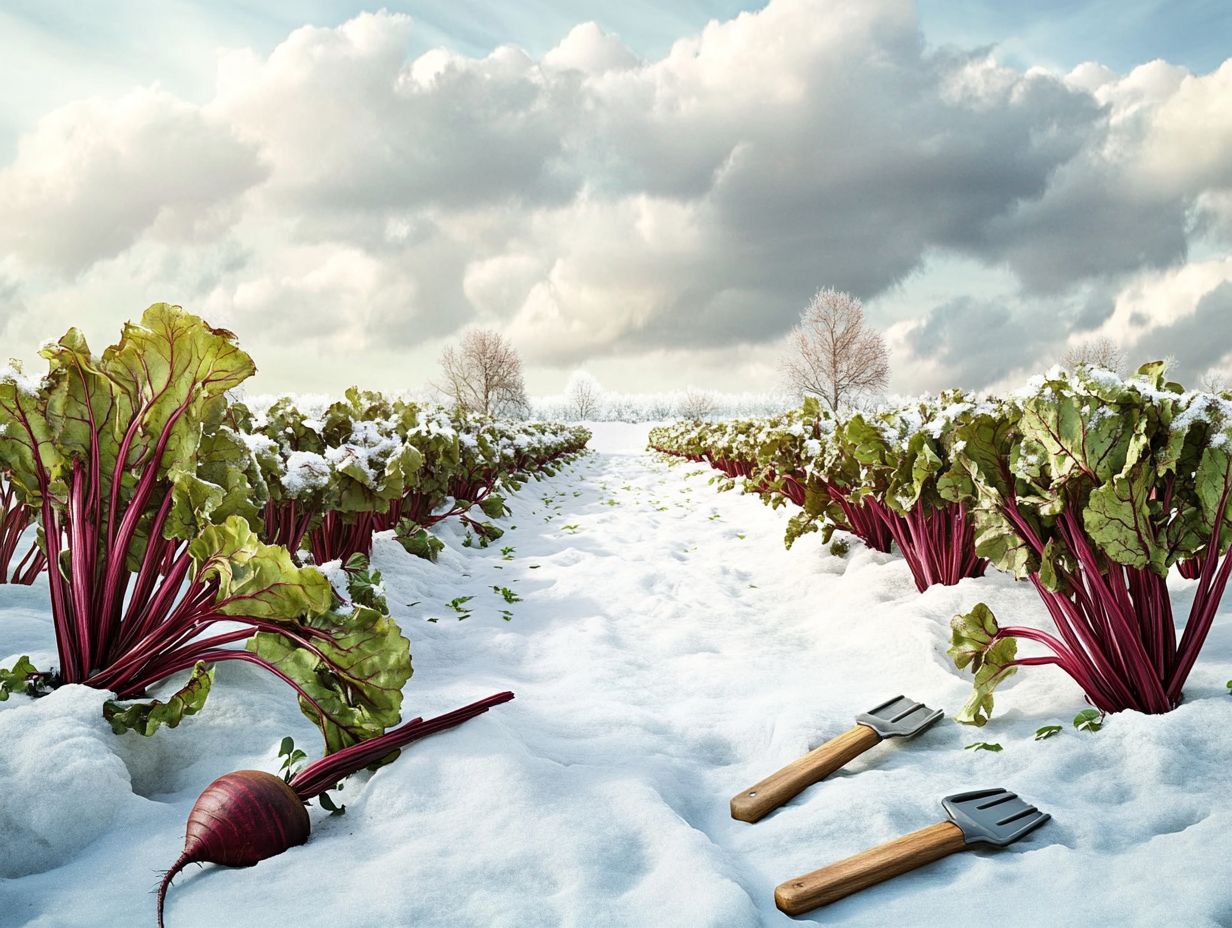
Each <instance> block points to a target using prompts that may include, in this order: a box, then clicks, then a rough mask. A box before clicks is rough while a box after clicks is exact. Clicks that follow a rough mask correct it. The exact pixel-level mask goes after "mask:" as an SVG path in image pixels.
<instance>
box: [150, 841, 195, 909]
mask: <svg viewBox="0 0 1232 928" xmlns="http://www.w3.org/2000/svg"><path fill="white" fill-rule="evenodd" d="M190 863H192V861H191V860H189V859H188V851H185V852H184V853H183V854H181V855H180V859H179V860H177V861H176V862H175V863H173V864H172V865H171V869H170V870H168V871H167V872H166V873H164V874H163V881H162V882H161V883H159V884H158V928H163V901H164V900H165V899H166V898H167V887H168V886H170V885H171V879H172V877H174V876H175V875H176V874H177V873H179V872H180V871H181V870H183V869H184V868H185V867H186V866H188V865H189V864H190Z"/></svg>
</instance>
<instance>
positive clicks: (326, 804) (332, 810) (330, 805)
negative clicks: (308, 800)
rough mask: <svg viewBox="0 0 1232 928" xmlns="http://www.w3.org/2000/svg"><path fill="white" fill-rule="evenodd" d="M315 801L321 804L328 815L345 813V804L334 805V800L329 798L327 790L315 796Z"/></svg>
mask: <svg viewBox="0 0 1232 928" xmlns="http://www.w3.org/2000/svg"><path fill="white" fill-rule="evenodd" d="M317 802H319V803H320V804H321V808H322V809H324V810H325V811H326V812H328V813H329V814H330V815H345V814H346V806H345V805H335V804H334V800H333V799H331V798H330V796H329V793H328V792H325V793H321V794H320V795H319V796H317Z"/></svg>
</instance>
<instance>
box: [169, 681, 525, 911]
mask: <svg viewBox="0 0 1232 928" xmlns="http://www.w3.org/2000/svg"><path fill="white" fill-rule="evenodd" d="M511 699H513V693H510V692H504V693H497V694H495V695H493V696H489V697H488V698H487V699H481V700H480V701H479V702H475V703H471V704H470V705H469V706H463V707H462V708H461V709H454V710H453V711H452V712H446V713H445V714H444V715H439V716H437V717H436V718H433V719H428V720H427V721H425V720H423V719H421V718H416V719H411V720H410V721H409V722H406V723H405V724H403V725H400V726H399V727H397V728H394V729H391V730H390V731H387V732H386V733H385V734H383V735H381V736H379V737H376V738H372V739H370V740H368V741H361V742H360V743H359V744H354V745H351V746H350V747H348V748H345V749H343V750H341V751H338V752H337V753H334V754H331V755H329V756H328V757H325V758H322V759H321V760H319V761H316V762H315V763H311V764H309V765H308V766H307V767H305V768H304V769H303V770H301V771H299V773H297V774H295V776H293V777H292V778H291V780H290V782H289V783H288V782H285V781H283V780H282V779H281V778H280V777H276V776H274V775H273V774H272V773H265V772H263V771H261V770H238V771H236V772H234V773H227V774H224V775H223V776H221V777H219V778H218V779H217V780H215V781H214V782H213V783H211V784H210V785H209V786H207V787H206V788H205V791H204V792H203V793H202V794H201V795H200V796H199V797H198V798H197V801H196V803H195V804H194V805H193V808H192V812H190V813H189V815H188V828H187V833H186V834H185V837H184V853H182V854H181V855H180V857H179V859H178V860H177V861H176V862H175V863H174V864H172V866H171V869H170V870H168V871H167V872H166V874H165V875H164V876H163V879H162V882H161V883H160V884H159V886H158V928H163V902H164V900H165V898H166V895H167V887H168V886H170V885H171V879H172V877H174V876H175V875H176V874H177V873H179V872H180V871H181V870H183V869H184V868H185V867H186V866H188V864H191V863H211V864H221V865H223V866H225V867H251V866H252V865H254V864H257V863H260V862H261V861H263V860H265V859H267V858H269V857H274V856H275V855H277V854H281V853H282V852H283V851H285V850H287V849H288V848H292V847H295V846H296V845H299V844H303V843H304V842H305V841H307V840H308V832H309V830H310V825H309V821H308V813H307V812H306V811H305V809H304V803H306V802H307V801H308V800H310V799H313V798H315V797H317V796H319V795H321V793H323V792H325V791H326V790H329V789H333V788H335V786H336V785H337V784H338V782H339V781H340V780H342V779H343V778H344V777H348V776H350V775H351V774H352V773H355V772H356V771H357V770H361V769H363V768H364V767H367V766H368V765H369V764H373V763H375V762H377V761H379V760H382V759H384V758H387V757H389V755H390V754H392V753H393V752H395V751H397V750H398V749H399V748H401V747H403V746H404V745H407V744H410V743H411V742H412V741H417V740H418V739H420V738H423V737H426V736H428V735H431V734H434V733H436V732H439V731H444V730H445V729H447V728H453V727H454V726H455V725H461V724H462V723H463V722H465V721H467V720H468V719H473V718H474V717H475V716H477V715H482V714H483V713H484V712H487V711H488V709H490V708H491V707H492V706H498V705H500V704H501V703H503V702H508V701H509V700H511Z"/></svg>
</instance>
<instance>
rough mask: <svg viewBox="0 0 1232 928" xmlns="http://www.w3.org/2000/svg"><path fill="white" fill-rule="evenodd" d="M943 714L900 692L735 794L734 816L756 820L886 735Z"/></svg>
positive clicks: (918, 728) (912, 730)
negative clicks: (823, 741)
mask: <svg viewBox="0 0 1232 928" xmlns="http://www.w3.org/2000/svg"><path fill="white" fill-rule="evenodd" d="M941 714H942V713H941V710H940V709H936V710H934V709H930V708H928V706H926V705H924V704H923V703H922V702H913V701H912V700H910V699H908V698H907V697H905V696H895V697H894V698H893V699H891V700H889V701H888V702H883V703H882V704H881V705H879V706H876V707H874V708H873V709H870V710H869V711H868V712H865V713H863V714H861V715H857V716H856V725H855V727H854V728H852V729H850V730H849V731H845V732H843V733H842V734H841V735H839V736H838V737H837V738H831V739H830V740H829V741H827V742H826V743H825V744H823V745H821V746H820V747H816V748H814V749H813V750H811V751H809V752H808V753H807V754H805V755H804V756H803V757H801V758H799V759H798V760H793V761H792V762H791V763H790V764H788V765H787V766H786V767H784V768H783V769H782V770H779V771H778V772H777V773H772V774H770V776H768V777H766V778H765V779H764V780H762V781H761V782H760V783H758V784H757V785H756V786H752V787H750V788H749V789H746V790H744V791H743V792H741V793H739V794H737V795H735V796H733V797H732V801H731V814H732V818H734V819H739V820H740V821H742V822H756V821H757V820H758V819H761V818H764V817H765V816H767V815H769V814H770V813H771V812H773V811H774V810H775V809H777V808H778V807H779V806H781V805H782V804H783V803H785V802H787V801H788V800H789V799H792V798H794V797H796V796H798V795H799V794H800V793H802V792H803V791H804V790H805V789H807V788H808V787H810V786H812V785H813V784H814V783H816V782H817V781H818V780H820V779H822V778H824V777H827V776H829V775H830V774H832V773H833V772H834V771H835V770H838V769H839V767H842V766H843V765H844V764H846V763H847V762H848V761H851V760H853V759H855V758H856V757H859V756H860V755H861V754H863V753H864V752H865V751H867V750H868V749H869V748H871V747H872V746H873V745H874V744H877V742H879V741H881V739H882V738H910V737H912V736H913V735H918V734H919V733H920V732H922V731H923V730H924V729H926V728H927V727H928V726H929V725H931V724H932V723H933V722H935V721H937V719H939V718H941Z"/></svg>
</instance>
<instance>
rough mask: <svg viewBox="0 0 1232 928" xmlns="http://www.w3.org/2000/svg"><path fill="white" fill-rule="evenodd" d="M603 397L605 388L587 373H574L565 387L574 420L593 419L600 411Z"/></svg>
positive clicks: (567, 401)
mask: <svg viewBox="0 0 1232 928" xmlns="http://www.w3.org/2000/svg"><path fill="white" fill-rule="evenodd" d="M602 395H603V388H602V387H601V386H599V381H597V380H595V378H594V377H592V376H590V374H588V373H586V371H574V372H573V375H572V376H571V377H570V378H569V383H568V385H567V386H566V387H565V401H566V403H567V404H568V409H569V414H570V415H571V416H573V418H574V419H589V418H591V417H592V416H594V414H595V413H596V412H598V411H599V399H600V397H601V396H602Z"/></svg>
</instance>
